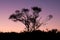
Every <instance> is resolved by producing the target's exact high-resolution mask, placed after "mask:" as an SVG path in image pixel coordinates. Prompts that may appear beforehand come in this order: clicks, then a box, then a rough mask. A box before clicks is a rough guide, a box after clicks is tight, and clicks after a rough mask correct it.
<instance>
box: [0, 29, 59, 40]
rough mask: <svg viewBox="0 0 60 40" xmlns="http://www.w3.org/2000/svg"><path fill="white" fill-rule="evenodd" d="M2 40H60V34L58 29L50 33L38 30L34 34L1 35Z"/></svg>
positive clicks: (12, 33)
mask: <svg viewBox="0 0 60 40" xmlns="http://www.w3.org/2000/svg"><path fill="white" fill-rule="evenodd" d="M0 39H1V40H6V39H8V40H60V32H58V31H57V30H56V29H53V30H50V31H48V32H44V31H40V30H36V31H32V32H21V33H15V32H11V33H8V32H7V33H2V32H1V33H0Z"/></svg>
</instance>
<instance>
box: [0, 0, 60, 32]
mask: <svg viewBox="0 0 60 40" xmlns="http://www.w3.org/2000/svg"><path fill="white" fill-rule="evenodd" d="M33 6H38V7H40V8H41V9H42V11H41V12H40V16H42V18H44V17H47V16H48V15H49V14H52V15H53V18H52V19H51V20H50V21H49V22H48V24H47V25H43V26H41V27H40V28H39V29H40V30H46V29H48V30H51V29H58V30H60V0H0V31H1V32H20V31H23V30H25V29H24V28H25V26H24V24H22V23H21V22H13V21H12V20H9V19H8V18H9V16H10V15H11V14H13V13H14V11H15V10H17V9H18V10H21V9H22V8H29V9H30V8H31V7H33Z"/></svg>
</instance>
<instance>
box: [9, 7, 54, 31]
mask: <svg viewBox="0 0 60 40" xmlns="http://www.w3.org/2000/svg"><path fill="white" fill-rule="evenodd" d="M31 9H32V11H33V13H32V14H29V11H30V10H29V9H26V8H23V9H22V11H20V10H16V11H15V14H12V15H10V17H9V19H12V20H13V21H15V22H16V21H19V22H22V23H23V24H24V25H25V26H26V29H27V31H33V30H36V29H38V28H39V27H40V26H41V25H43V24H44V23H46V22H47V21H49V20H50V19H51V18H53V16H52V15H48V16H47V18H46V20H45V22H42V23H40V19H41V18H39V17H40V16H39V12H41V11H42V10H41V8H39V7H32V8H31ZM37 18H38V19H39V20H37Z"/></svg>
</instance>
